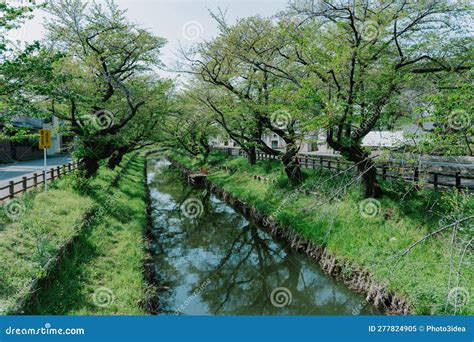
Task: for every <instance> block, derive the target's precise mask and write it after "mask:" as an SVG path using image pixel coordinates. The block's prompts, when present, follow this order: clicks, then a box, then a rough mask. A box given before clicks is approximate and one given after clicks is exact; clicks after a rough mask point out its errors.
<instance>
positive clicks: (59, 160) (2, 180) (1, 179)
mask: <svg viewBox="0 0 474 342" xmlns="http://www.w3.org/2000/svg"><path fill="white" fill-rule="evenodd" d="M71 161H72V158H71V157H70V156H60V157H49V158H48V170H49V169H50V168H52V167H56V166H60V165H63V164H67V163H69V162H71ZM43 163H44V161H43V159H36V160H29V161H22V162H16V163H11V164H0V188H2V187H4V186H5V185H7V184H8V183H9V182H10V181H14V182H17V181H20V180H21V179H22V177H25V176H26V177H31V176H33V174H34V173H35V172H36V173H38V174H42V173H43ZM7 194H8V189H6V190H0V198H1V197H4V196H6V195H7Z"/></svg>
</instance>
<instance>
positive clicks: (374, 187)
mask: <svg viewBox="0 0 474 342" xmlns="http://www.w3.org/2000/svg"><path fill="white" fill-rule="evenodd" d="M341 152H343V153H347V154H348V158H347V159H349V160H350V161H352V162H354V163H356V164H357V170H358V171H359V174H361V178H362V184H363V186H364V197H365V198H381V197H382V196H383V190H382V188H381V186H380V184H379V182H378V180H377V169H376V167H375V163H374V161H373V160H372V159H370V157H369V154H368V153H367V152H365V151H364V150H362V148H361V147H358V146H357V147H352V148H349V149H347V150H345V151H341Z"/></svg>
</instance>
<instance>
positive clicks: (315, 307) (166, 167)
mask: <svg viewBox="0 0 474 342" xmlns="http://www.w3.org/2000/svg"><path fill="white" fill-rule="evenodd" d="M148 163H149V165H148V184H149V188H150V195H151V200H152V207H153V222H154V228H153V235H154V237H155V241H154V242H153V246H152V248H153V250H154V252H155V255H154V262H155V267H156V272H157V274H158V276H159V280H160V292H159V299H160V307H161V312H162V314H179V315H371V314H381V313H382V312H381V311H380V310H378V309H376V308H374V307H373V306H372V305H371V304H369V303H367V302H366V301H365V299H364V296H362V295H360V294H358V293H355V292H354V291H352V290H350V289H349V288H348V287H347V286H345V285H344V284H342V283H340V282H338V281H337V280H336V279H334V278H332V277H330V276H328V275H327V274H325V273H323V271H322V270H321V268H320V267H319V265H318V264H317V263H316V262H315V261H314V260H312V259H310V258H309V257H307V256H306V255H304V254H302V253H298V252H295V251H293V250H291V249H290V248H289V247H288V246H287V245H286V243H285V242H284V241H280V240H278V239H276V238H274V237H273V236H272V235H271V234H269V233H267V232H266V231H264V230H261V229H259V228H258V227H257V226H255V225H254V224H253V223H251V222H249V220H247V219H246V218H245V217H244V216H242V215H241V214H240V213H238V212H237V211H235V210H234V209H233V208H232V207H230V206H229V205H227V204H226V203H225V202H223V201H221V200H220V199H218V198H217V197H216V196H215V195H213V194H211V193H209V191H207V190H205V189H196V188H193V187H191V186H189V185H188V184H187V182H186V179H185V177H184V176H183V175H182V173H181V172H180V171H179V170H176V169H175V168H173V167H172V166H171V165H170V163H169V162H168V161H166V160H164V159H161V158H157V159H150V160H149V162H148Z"/></svg>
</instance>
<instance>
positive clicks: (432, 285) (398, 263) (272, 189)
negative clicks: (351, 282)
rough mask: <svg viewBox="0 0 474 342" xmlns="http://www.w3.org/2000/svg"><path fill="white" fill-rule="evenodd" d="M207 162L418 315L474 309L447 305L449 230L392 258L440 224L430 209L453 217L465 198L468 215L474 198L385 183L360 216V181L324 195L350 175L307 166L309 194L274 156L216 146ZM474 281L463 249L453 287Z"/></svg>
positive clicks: (230, 187) (234, 187)
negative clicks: (369, 213) (249, 158)
mask: <svg viewBox="0 0 474 342" xmlns="http://www.w3.org/2000/svg"><path fill="white" fill-rule="evenodd" d="M172 156H173V158H175V159H176V160H178V161H179V162H181V163H183V164H184V165H186V166H188V167H190V168H193V169H196V168H197V167H198V166H202V165H203V164H204V162H203V161H202V159H191V158H189V157H187V156H185V155H182V154H179V153H176V152H173V154H172ZM207 163H208V165H209V166H210V167H211V173H210V177H209V178H210V180H211V181H212V182H214V183H215V184H217V185H219V186H221V187H223V188H224V189H225V190H226V191H227V192H230V193H232V194H233V195H234V196H236V197H238V198H240V199H242V200H244V201H245V202H248V203H251V204H252V205H254V206H255V207H256V208H257V209H259V210H261V211H262V212H264V213H265V214H267V215H272V216H274V217H275V218H276V219H277V220H278V221H279V222H280V223H281V224H283V225H284V226H288V227H292V228H293V229H295V230H297V231H298V232H299V233H300V234H302V235H303V236H305V237H306V238H308V239H310V240H312V241H314V242H316V243H318V244H320V245H322V246H325V247H327V249H328V250H329V251H330V252H331V253H334V254H336V255H337V256H338V258H339V260H344V261H347V262H349V263H351V264H353V265H355V266H358V267H362V268H363V269H365V270H367V271H369V272H370V273H371V274H372V276H373V278H374V279H375V280H376V281H377V282H378V283H380V284H383V285H385V286H387V288H388V289H390V290H391V291H393V292H395V293H397V294H399V295H401V296H403V297H404V298H406V299H407V301H408V302H409V304H410V306H411V307H412V308H413V309H414V312H415V313H417V314H453V313H455V314H473V313H474V300H472V299H470V300H469V301H468V302H467V304H466V305H463V306H462V307H460V308H457V309H456V310H454V309H453V307H452V306H451V305H448V306H447V307H445V304H446V302H447V293H448V281H449V279H448V278H449V269H450V263H451V262H452V264H453V265H455V270H456V268H457V265H458V261H459V259H460V258H459V255H460V254H459V253H458V252H459V250H461V247H462V246H460V245H456V246H455V249H454V250H455V251H457V253H454V254H453V259H452V261H450V255H451V242H450V241H451V231H449V232H446V233H445V234H443V235H440V234H438V235H436V236H434V237H432V238H430V239H428V240H426V241H425V242H423V243H420V244H419V245H417V246H416V247H415V248H413V249H412V250H411V252H409V253H408V254H406V255H405V256H404V257H402V258H398V257H397V256H398V255H400V252H401V251H403V250H404V249H405V248H406V247H408V246H409V245H410V244H412V243H413V242H415V241H417V240H419V239H420V238H422V237H423V236H425V235H426V234H428V233H430V232H432V231H434V230H436V229H437V228H438V227H440V222H439V221H440V220H439V218H438V217H435V215H433V214H432V213H430V212H429V210H432V211H434V212H437V213H439V214H441V215H453V213H455V212H456V210H458V209H459V208H458V207H456V206H457V205H458V203H459V202H460V201H464V202H465V205H464V206H463V210H464V214H465V215H468V214H469V215H472V214H473V212H474V201H473V199H472V196H470V197H467V196H458V195H455V193H454V192H448V193H445V194H442V193H438V192H434V191H432V190H421V191H419V192H416V191H411V192H410V191H409V189H407V188H406V185H403V184H394V183H384V184H383V187H384V189H385V190H386V191H385V192H386V196H385V197H384V198H383V199H382V200H380V201H379V204H380V211H379V213H378V214H377V215H376V216H375V217H373V218H367V217H364V216H363V215H361V211H360V205H361V202H362V200H363V198H362V195H361V191H360V188H359V186H357V185H352V186H349V187H348V188H347V190H346V191H345V192H344V193H343V194H342V195H341V196H339V197H338V198H337V199H334V200H329V198H330V197H331V196H332V195H334V188H335V187H336V186H337V185H338V184H347V182H348V181H349V180H350V179H351V178H350V177H349V176H337V177H334V173H330V172H328V171H325V170H307V169H305V170H304V172H305V175H306V180H305V183H304V186H305V188H306V189H310V192H311V193H306V194H305V193H304V192H302V191H298V190H297V189H295V188H292V187H291V186H290V185H289V184H288V182H287V180H286V177H285V175H284V173H283V172H282V170H281V166H280V164H279V163H278V161H260V162H258V163H257V165H255V166H253V167H251V166H249V165H248V164H247V162H246V160H245V159H244V158H235V157H234V158H231V157H226V156H223V155H222V154H219V153H216V152H213V154H212V155H211V156H210V157H209V159H208V161H207ZM217 166H227V167H231V168H233V169H235V170H236V172H235V173H233V174H228V173H227V172H224V171H220V170H218V169H217V168H216V167H217ZM255 174H257V175H261V176H265V177H266V178H270V179H274V180H275V182H273V183H272V182H267V183H262V182H259V181H256V180H254V179H253V175H255ZM405 193H407V195H404V194H405ZM471 224H472V223H471ZM468 226H469V225H468V224H467V225H464V228H465V230H464V231H459V232H458V238H460V237H462V238H463V239H464V241H466V240H467V239H469V238H470V237H469V236H471V237H472V231H471V233H469V230H468V229H466V228H467V227H468ZM466 230H467V231H466ZM470 234H471V235H470ZM471 251H472V250H471ZM455 273H456V272H455ZM452 277H453V278H452V279H453V280H452V283H451V284H452V285H451V288H453V287H454V286H455V285H454V279H456V275H455V274H454V275H453V276H452ZM473 284H474V272H473V264H472V253H471V254H470V253H469V250H468V253H467V255H466V256H465V258H464V259H463V263H462V267H461V276H460V278H459V283H458V284H457V286H458V287H461V288H462V289H463V290H465V291H467V293H468V294H472V293H473V291H472V290H473Z"/></svg>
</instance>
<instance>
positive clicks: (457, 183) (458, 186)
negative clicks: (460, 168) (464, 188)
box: [456, 172, 461, 189]
mask: <svg viewBox="0 0 474 342" xmlns="http://www.w3.org/2000/svg"><path fill="white" fill-rule="evenodd" d="M456 188H458V189H461V172H456Z"/></svg>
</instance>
